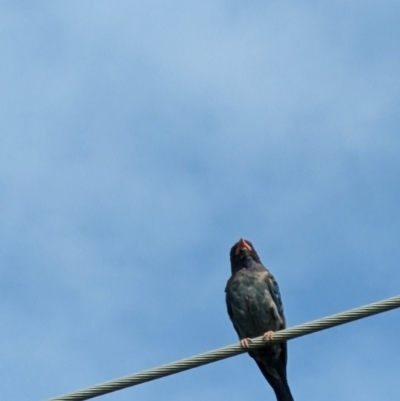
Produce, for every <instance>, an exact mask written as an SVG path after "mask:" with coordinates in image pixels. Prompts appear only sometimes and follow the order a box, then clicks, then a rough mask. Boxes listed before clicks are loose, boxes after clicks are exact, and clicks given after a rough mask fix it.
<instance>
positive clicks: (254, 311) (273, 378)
mask: <svg viewBox="0 0 400 401" xmlns="http://www.w3.org/2000/svg"><path fill="white" fill-rule="evenodd" d="M230 258H231V269H232V276H231V277H230V279H229V280H228V282H227V284H226V288H225V292H226V306H227V308H228V314H229V317H230V319H231V321H232V323H233V327H234V328H235V330H236V332H237V334H238V336H239V339H240V343H241V344H242V346H243V347H245V348H247V347H248V346H249V342H250V338H252V337H258V336H261V335H263V336H264V338H265V339H266V340H271V339H272V338H273V333H274V332H275V331H277V330H282V329H284V328H285V327H286V323H285V316H284V314H283V305H282V299H281V295H280V293H279V287H278V284H277V282H276V281H275V279H274V277H273V276H272V274H271V273H270V272H269V271H268V270H267V269H266V268H265V267H264V266H263V264H262V263H261V260H260V258H259V256H258V254H257V252H256V250H255V249H254V247H253V244H252V243H251V242H250V241H247V240H244V239H240V240H239V242H237V243H236V244H235V245H234V246H233V247H232V249H231V252H230ZM249 355H250V356H251V357H252V358H254V360H255V361H256V363H257V365H258V367H259V368H260V370H261V372H262V374H263V375H264V377H265V378H266V379H267V381H268V383H269V384H270V385H271V387H272V388H273V390H274V392H275V395H276V399H277V401H294V399H293V396H292V394H291V392H290V388H289V385H288V382H287V377H286V363H287V345H286V342H284V343H279V344H275V345H272V346H268V347H265V348H261V349H255V350H252V351H249Z"/></svg>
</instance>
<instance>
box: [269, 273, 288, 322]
mask: <svg viewBox="0 0 400 401" xmlns="http://www.w3.org/2000/svg"><path fill="white" fill-rule="evenodd" d="M266 271H267V274H266V276H265V281H266V283H267V285H268V290H269V292H270V294H271V296H272V299H273V301H274V302H275V305H276V308H277V310H278V313H279V316H280V318H281V319H282V322H283V324H282V327H281V329H284V328H285V327H286V320H285V314H284V312H283V303H282V298H281V293H280V291H279V286H278V283H277V282H276V280H275V278H274V276H273V275H272V274H271V273H270V271H269V270H267V269H266Z"/></svg>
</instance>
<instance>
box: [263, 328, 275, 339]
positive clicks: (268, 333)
mask: <svg viewBox="0 0 400 401" xmlns="http://www.w3.org/2000/svg"><path fill="white" fill-rule="evenodd" d="M273 337H274V332H273V331H272V330H269V331H266V332H265V333H264V335H263V339H264V340H265V341H271V340H272V339H273Z"/></svg>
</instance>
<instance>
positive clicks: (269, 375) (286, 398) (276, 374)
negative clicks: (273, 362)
mask: <svg viewBox="0 0 400 401" xmlns="http://www.w3.org/2000/svg"><path fill="white" fill-rule="evenodd" d="M256 362H257V365H258V367H259V368H260V370H261V373H262V374H263V376H264V377H265V378H266V379H267V381H268V383H269V384H270V386H271V387H272V389H273V390H274V392H275V395H276V399H277V401H294V398H293V396H292V393H291V391H290V388H289V384H288V382H287V379H286V369H285V367H281V368H282V369H280V367H279V366H277V369H274V368H273V369H270V368H267V367H266V366H265V365H264V364H263V363H261V362H258V361H256Z"/></svg>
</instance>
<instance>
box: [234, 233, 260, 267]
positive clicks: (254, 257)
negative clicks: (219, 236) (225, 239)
mask: <svg viewBox="0 0 400 401" xmlns="http://www.w3.org/2000/svg"><path fill="white" fill-rule="evenodd" d="M230 258H231V269H232V274H234V273H236V272H237V271H239V270H241V269H251V268H253V267H254V266H255V265H256V264H258V263H261V261H260V258H259V256H258V254H257V252H256V250H255V249H254V247H253V244H252V243H251V242H250V241H248V240H245V239H243V238H240V240H239V241H238V242H237V243H236V244H235V245H233V247H232V248H231V252H230Z"/></svg>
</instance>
